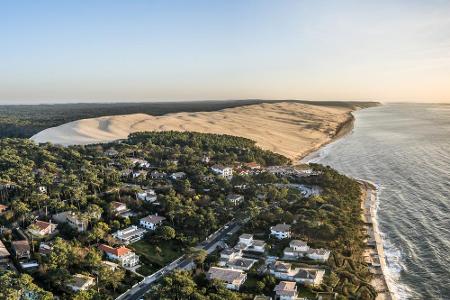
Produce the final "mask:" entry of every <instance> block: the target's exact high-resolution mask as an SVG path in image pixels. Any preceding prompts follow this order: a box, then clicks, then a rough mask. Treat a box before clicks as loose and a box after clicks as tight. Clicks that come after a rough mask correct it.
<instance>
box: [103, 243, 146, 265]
mask: <svg viewBox="0 0 450 300" xmlns="http://www.w3.org/2000/svg"><path fill="white" fill-rule="evenodd" d="M98 248H99V249H100V250H101V251H103V252H104V253H105V254H106V256H107V257H108V258H109V259H111V260H114V261H118V262H119V264H120V265H121V266H122V267H124V268H132V267H134V266H136V265H137V264H138V263H139V256H138V255H136V253H134V252H133V251H131V250H130V249H128V248H127V247H125V246H120V247H118V248H113V247H110V246H108V245H105V244H100V246H98Z"/></svg>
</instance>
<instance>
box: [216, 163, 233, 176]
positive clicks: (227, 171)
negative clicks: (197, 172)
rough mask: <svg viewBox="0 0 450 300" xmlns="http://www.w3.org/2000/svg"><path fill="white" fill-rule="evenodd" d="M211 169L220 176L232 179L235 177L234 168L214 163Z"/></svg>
mask: <svg viewBox="0 0 450 300" xmlns="http://www.w3.org/2000/svg"><path fill="white" fill-rule="evenodd" d="M211 171H213V172H214V173H215V174H216V175H218V176H219V177H223V178H226V179H231V178H232V177H233V168H231V167H225V166H222V165H214V166H212V167H211Z"/></svg>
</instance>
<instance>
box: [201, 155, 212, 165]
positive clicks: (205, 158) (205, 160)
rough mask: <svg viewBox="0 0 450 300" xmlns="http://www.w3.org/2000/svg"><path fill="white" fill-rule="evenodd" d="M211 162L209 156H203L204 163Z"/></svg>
mask: <svg viewBox="0 0 450 300" xmlns="http://www.w3.org/2000/svg"><path fill="white" fill-rule="evenodd" d="M210 160H211V158H210V157H209V156H208V155H203V157H202V162H203V163H205V164H207V163H209V161H210Z"/></svg>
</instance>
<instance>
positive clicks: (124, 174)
mask: <svg viewBox="0 0 450 300" xmlns="http://www.w3.org/2000/svg"><path fill="white" fill-rule="evenodd" d="M131 173H133V170H131V169H124V170H121V171H120V176H122V177H129V176H130V175H131Z"/></svg>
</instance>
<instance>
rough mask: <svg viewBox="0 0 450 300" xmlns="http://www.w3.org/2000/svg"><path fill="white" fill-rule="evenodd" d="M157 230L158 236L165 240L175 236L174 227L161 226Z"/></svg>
mask: <svg viewBox="0 0 450 300" xmlns="http://www.w3.org/2000/svg"><path fill="white" fill-rule="evenodd" d="M158 231H159V232H158V235H159V237H160V238H161V239H163V240H166V241H167V240H171V239H173V238H175V236H176V232H175V229H173V228H172V227H170V226H161V227H160V228H159V230H158Z"/></svg>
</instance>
